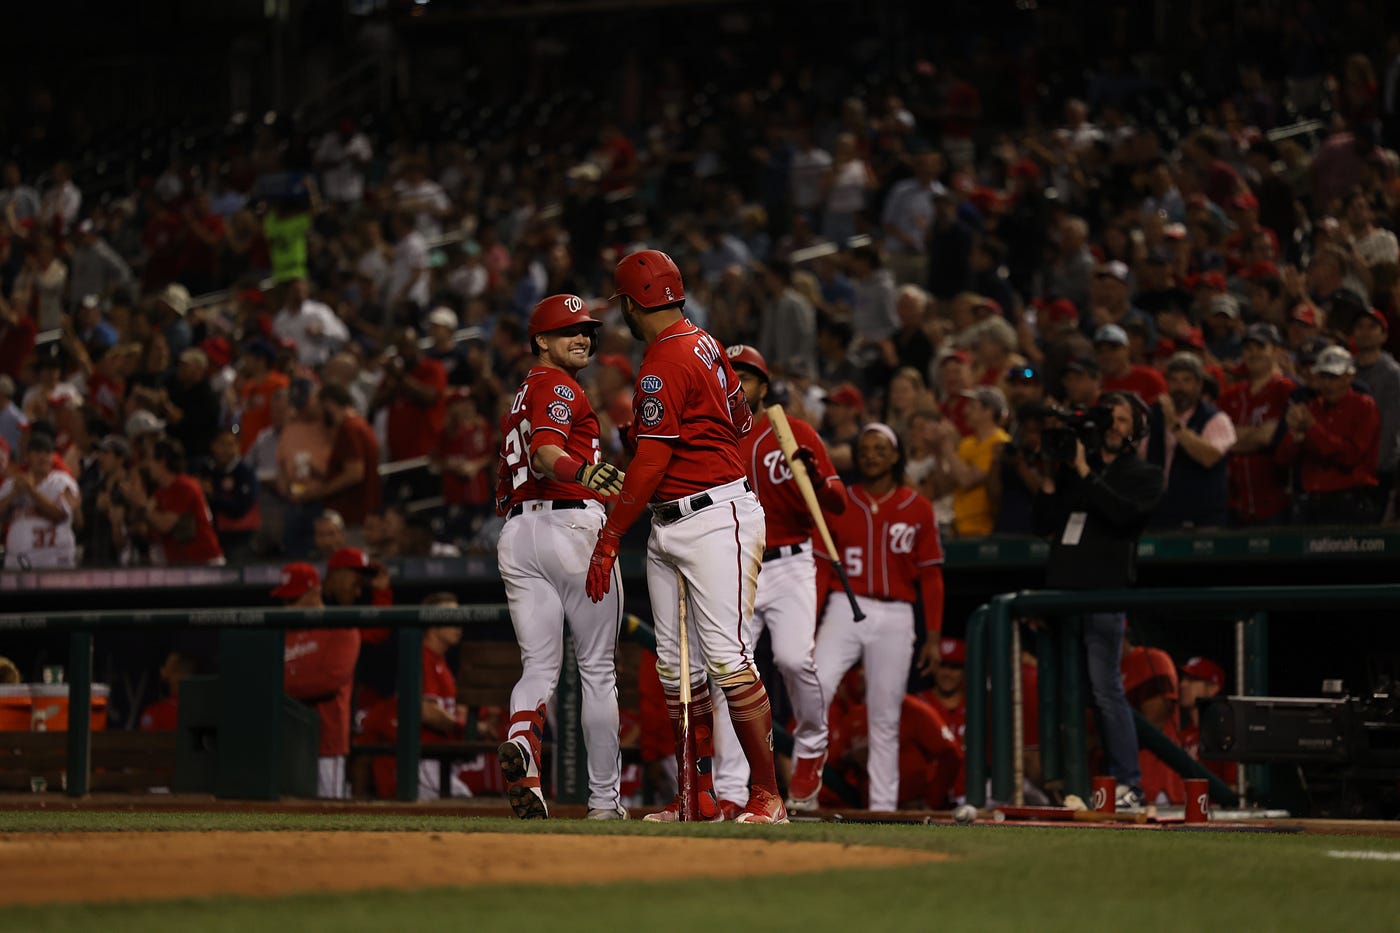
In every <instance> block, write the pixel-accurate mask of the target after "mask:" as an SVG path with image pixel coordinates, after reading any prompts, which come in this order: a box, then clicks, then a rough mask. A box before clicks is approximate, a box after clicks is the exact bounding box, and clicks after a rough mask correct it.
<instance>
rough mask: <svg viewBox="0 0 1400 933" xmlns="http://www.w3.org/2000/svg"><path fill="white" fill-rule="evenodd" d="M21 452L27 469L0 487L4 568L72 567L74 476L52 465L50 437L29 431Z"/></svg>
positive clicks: (75, 560) (75, 504) (74, 562)
mask: <svg viewBox="0 0 1400 933" xmlns="http://www.w3.org/2000/svg"><path fill="white" fill-rule="evenodd" d="M24 456H25V465H26V466H27V467H28V470H26V471H25V472H23V473H17V474H15V475H14V476H11V477H10V478H9V479H7V480H5V482H4V484H3V485H0V520H8V522H9V531H8V532H7V533H6V535H5V569H6V570H36V569H42V568H49V567H76V566H77V564H78V539H77V538H76V537H75V536H74V534H73V516H74V515H75V514H76V513H77V511H78V507H79V502H80V500H81V495H80V494H79V492H78V483H77V480H75V479H73V477H72V476H71V475H70V474H68V473H65V472H64V471H62V470H58V469H55V468H54V465H53V439H52V438H50V437H49V435H48V434H45V433H44V432H42V431H31V432H30V435H29V441H28V443H27V444H26V445H25V454H24Z"/></svg>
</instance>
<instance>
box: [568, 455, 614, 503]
mask: <svg viewBox="0 0 1400 933" xmlns="http://www.w3.org/2000/svg"><path fill="white" fill-rule="evenodd" d="M626 476H627V474H625V473H623V472H622V471H621V470H619V469H618V468H617V467H615V466H613V465H612V464H611V463H587V464H584V465H583V466H581V467H579V471H578V475H577V476H575V477H574V479H575V480H576V481H577V482H580V483H582V484H583V485H585V486H587V487H588V488H589V489H591V490H593V491H594V492H598V493H602V494H603V495H605V496H615V495H617V494H618V493H620V492H622V481H623V479H625V478H626Z"/></svg>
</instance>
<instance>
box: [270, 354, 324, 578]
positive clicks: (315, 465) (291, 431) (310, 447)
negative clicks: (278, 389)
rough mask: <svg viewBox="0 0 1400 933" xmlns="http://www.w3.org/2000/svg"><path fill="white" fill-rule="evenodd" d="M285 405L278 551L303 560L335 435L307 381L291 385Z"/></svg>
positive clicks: (279, 457)
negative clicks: (282, 520)
mask: <svg viewBox="0 0 1400 933" xmlns="http://www.w3.org/2000/svg"><path fill="white" fill-rule="evenodd" d="M287 405H288V407H289V408H290V413H289V416H288V418H287V420H286V423H285V424H284V425H283V426H282V429H281V431H280V432H279V434H278V437H277V454H276V456H277V479H276V487H277V492H278V494H279V495H281V497H282V498H283V499H284V500H285V501H286V503H287V505H286V509H285V524H284V530H283V537H282V541H281V546H282V553H284V554H286V555H287V556H289V557H306V556H307V555H309V554H310V553H311V547H312V538H313V528H314V525H315V522H316V517H317V516H318V515H319V514H320V513H321V508H322V503H321V501H320V500H319V499H318V498H317V497H316V495H315V490H316V489H317V488H318V487H319V486H320V485H321V484H323V483H324V482H325V481H326V478H327V477H328V476H329V475H330V472H331V464H330V460H331V445H332V444H333V443H334V442H335V434H334V429H333V428H332V427H331V426H330V425H329V424H328V422H327V420H326V417H325V412H324V411H323V410H322V406H321V403H320V400H319V398H318V397H317V395H316V390H315V387H314V386H313V385H312V383H311V380H309V379H297V380H296V381H294V382H293V383H292V385H291V388H290V390H289V391H288V393H287Z"/></svg>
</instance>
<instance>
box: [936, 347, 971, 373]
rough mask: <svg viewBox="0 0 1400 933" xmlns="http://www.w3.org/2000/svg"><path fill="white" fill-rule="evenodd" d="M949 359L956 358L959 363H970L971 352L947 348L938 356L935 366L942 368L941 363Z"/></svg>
mask: <svg viewBox="0 0 1400 933" xmlns="http://www.w3.org/2000/svg"><path fill="white" fill-rule="evenodd" d="M949 360H956V361H958V362H959V363H971V362H972V354H971V353H968V352H967V351H966V350H948V351H947V352H945V353H943V354H942V355H940V356H939V357H938V366H937V368H938V369H942V368H943V364H944V363H946V362H948V361H949Z"/></svg>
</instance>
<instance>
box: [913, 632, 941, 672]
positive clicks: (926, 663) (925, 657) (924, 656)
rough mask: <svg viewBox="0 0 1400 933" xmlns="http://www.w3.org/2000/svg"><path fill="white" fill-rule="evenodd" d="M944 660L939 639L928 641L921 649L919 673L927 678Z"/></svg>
mask: <svg viewBox="0 0 1400 933" xmlns="http://www.w3.org/2000/svg"><path fill="white" fill-rule="evenodd" d="M942 659H943V656H942V655H941V654H940V653H939V651H938V639H937V638H929V639H926V640H925V641H924V646H923V647H922V648H920V649H919V673H920V674H923V675H925V676H927V675H930V674H932V673H933V669H934V668H935V667H936V666H938V662H939V661H941V660H942Z"/></svg>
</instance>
